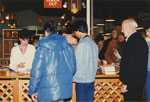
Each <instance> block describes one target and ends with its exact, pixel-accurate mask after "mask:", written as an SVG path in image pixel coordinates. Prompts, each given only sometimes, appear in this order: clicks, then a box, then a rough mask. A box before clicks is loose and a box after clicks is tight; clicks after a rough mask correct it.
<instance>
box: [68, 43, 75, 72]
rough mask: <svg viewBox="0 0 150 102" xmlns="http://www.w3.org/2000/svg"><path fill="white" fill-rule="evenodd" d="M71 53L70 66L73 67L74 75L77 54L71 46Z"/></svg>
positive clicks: (69, 48)
mask: <svg viewBox="0 0 150 102" xmlns="http://www.w3.org/2000/svg"><path fill="white" fill-rule="evenodd" d="M68 50H69V53H70V64H71V65H70V66H71V69H70V70H71V72H72V74H73V75H74V73H75V71H76V58H75V52H74V50H73V47H72V46H71V45H70V44H69V47H68Z"/></svg>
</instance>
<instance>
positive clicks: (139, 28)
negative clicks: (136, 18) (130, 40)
mask: <svg viewBox="0 0 150 102" xmlns="http://www.w3.org/2000/svg"><path fill="white" fill-rule="evenodd" d="M141 29H144V27H138V28H136V30H141Z"/></svg>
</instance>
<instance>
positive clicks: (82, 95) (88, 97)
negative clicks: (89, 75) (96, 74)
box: [76, 82, 94, 102]
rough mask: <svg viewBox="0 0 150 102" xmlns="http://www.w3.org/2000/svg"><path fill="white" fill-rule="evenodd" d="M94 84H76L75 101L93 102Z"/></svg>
mask: <svg viewBox="0 0 150 102" xmlns="http://www.w3.org/2000/svg"><path fill="white" fill-rule="evenodd" d="M93 96H94V82H92V83H76V101H77V102H92V101H93V100H94V97H93Z"/></svg>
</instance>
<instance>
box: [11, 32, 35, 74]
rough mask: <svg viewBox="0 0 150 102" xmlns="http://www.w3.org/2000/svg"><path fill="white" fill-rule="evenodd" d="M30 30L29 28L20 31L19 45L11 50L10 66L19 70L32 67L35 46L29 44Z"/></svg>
mask: <svg viewBox="0 0 150 102" xmlns="http://www.w3.org/2000/svg"><path fill="white" fill-rule="evenodd" d="M29 40H30V32H29V30H27V29H23V30H21V31H19V34H18V45H17V46H14V47H13V48H12V50H11V55H10V65H9V68H11V69H13V70H15V71H19V70H21V71H22V70H27V69H29V70H30V69H31V67H32V61H33V58H34V54H35V47H34V46H33V45H31V44H29Z"/></svg>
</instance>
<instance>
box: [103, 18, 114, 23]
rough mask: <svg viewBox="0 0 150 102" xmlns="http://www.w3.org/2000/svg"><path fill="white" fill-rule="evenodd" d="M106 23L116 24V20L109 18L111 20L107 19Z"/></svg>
mask: <svg viewBox="0 0 150 102" xmlns="http://www.w3.org/2000/svg"><path fill="white" fill-rule="evenodd" d="M105 21H106V22H114V21H115V19H112V18H109V19H106V20H105Z"/></svg>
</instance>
